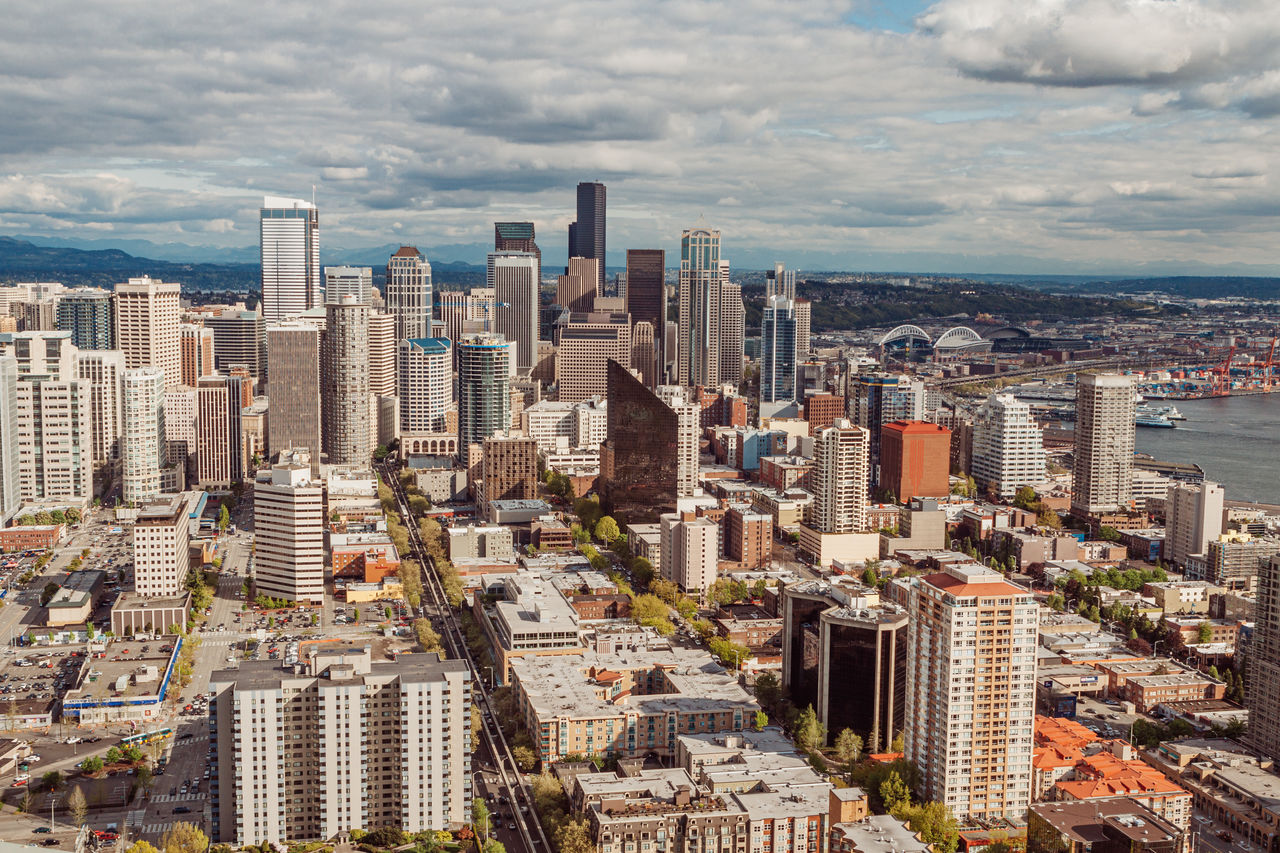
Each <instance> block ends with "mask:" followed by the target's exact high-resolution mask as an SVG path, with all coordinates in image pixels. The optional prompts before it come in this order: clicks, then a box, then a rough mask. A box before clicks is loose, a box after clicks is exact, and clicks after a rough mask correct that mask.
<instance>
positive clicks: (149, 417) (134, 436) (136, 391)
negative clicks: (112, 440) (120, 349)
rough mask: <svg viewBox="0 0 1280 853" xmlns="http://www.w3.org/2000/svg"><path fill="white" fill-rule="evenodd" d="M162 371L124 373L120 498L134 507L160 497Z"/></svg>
mask: <svg viewBox="0 0 1280 853" xmlns="http://www.w3.org/2000/svg"><path fill="white" fill-rule="evenodd" d="M164 391H165V388H164V372H163V371H162V370H160V369H159V368H155V367H143V368H138V369H135V370H126V371H125V372H124V417H123V422H124V440H123V441H122V442H121V445H122V447H123V453H122V456H123V464H122V466H121V468H122V485H121V497H122V498H123V499H124V501H125V503H127V504H131V505H137V504H141V503H144V502H145V501H149V500H151V499H152V498H154V497H156V496H157V495H159V494H160V469H161V468H163V467H164V465H165V462H166V459H165V444H164V441H165V433H164Z"/></svg>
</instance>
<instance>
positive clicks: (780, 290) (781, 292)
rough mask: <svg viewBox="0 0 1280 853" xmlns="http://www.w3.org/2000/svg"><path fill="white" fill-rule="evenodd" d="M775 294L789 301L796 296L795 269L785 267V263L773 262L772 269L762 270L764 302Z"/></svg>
mask: <svg viewBox="0 0 1280 853" xmlns="http://www.w3.org/2000/svg"><path fill="white" fill-rule="evenodd" d="M775 296H781V297H782V298H783V299H786V300H788V301H791V302H794V301H795V298H796V271H795V270H789V269H787V267H786V265H785V264H780V263H779V264H774V265H773V269H771V270H765V272H764V298H765V302H766V303H768V301H769V300H770V299H772V298H773V297H775Z"/></svg>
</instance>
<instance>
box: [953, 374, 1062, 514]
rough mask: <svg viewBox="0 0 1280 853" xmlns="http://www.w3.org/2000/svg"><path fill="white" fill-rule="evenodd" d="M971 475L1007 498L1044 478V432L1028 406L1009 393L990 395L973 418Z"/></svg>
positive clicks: (978, 483) (1003, 497)
mask: <svg viewBox="0 0 1280 853" xmlns="http://www.w3.org/2000/svg"><path fill="white" fill-rule="evenodd" d="M969 473H970V474H972V475H973V480H974V482H975V483H976V484H977V485H978V488H980V489H983V490H985V491H987V492H988V493H990V494H992V495H994V496H996V497H999V498H1000V499H1002V500H1010V499H1012V498H1013V496H1014V495H1016V494H1017V493H1018V489H1020V488H1022V487H1023V486H1030V485H1033V484H1035V483H1040V482H1043V481H1044V477H1045V452H1044V432H1043V430H1041V429H1040V425H1039V424H1037V423H1036V422H1035V419H1034V418H1033V417H1031V405H1030V404H1029V403H1025V402H1023V401H1021V400H1019V399H1018V398H1017V397H1015V396H1013V395H1012V394H992V395H991V396H990V397H988V398H987V401H986V402H985V403H983V404H982V406H981V407H980V408H979V409H978V413H977V416H976V417H975V418H974V419H973V460H972V462H971V464H970V471H969Z"/></svg>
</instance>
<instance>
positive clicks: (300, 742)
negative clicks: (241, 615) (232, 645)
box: [210, 642, 471, 847]
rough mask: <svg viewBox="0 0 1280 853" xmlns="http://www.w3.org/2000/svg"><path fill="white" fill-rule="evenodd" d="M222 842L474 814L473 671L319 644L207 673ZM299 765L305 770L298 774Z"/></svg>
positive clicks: (216, 819) (215, 819) (456, 664)
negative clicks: (291, 655)
mask: <svg viewBox="0 0 1280 853" xmlns="http://www.w3.org/2000/svg"><path fill="white" fill-rule="evenodd" d="M210 690H211V691H212V692H213V694H214V699H213V701H212V702H211V703H210V709H211V718H210V724H211V735H210V741H211V744H212V747H213V751H214V759H213V760H214V773H215V774H216V778H217V783H218V784H217V786H216V787H215V788H214V793H213V795H212V799H211V805H212V810H213V813H212V831H211V832H210V835H211V838H212V840H213V841H215V842H219V843H226V844H231V845H233V846H236V847H239V846H242V845H261V844H262V843H264V842H269V843H271V844H283V843H285V842H290V841H309V840H323V839H328V838H333V837H334V836H336V835H339V834H340V833H344V832H346V831H347V830H349V829H352V828H355V827H363V828H366V829H375V828H377V827H383V826H391V827H395V828H397V829H402V830H404V831H406V832H409V833H416V832H421V831H424V830H442V829H443V830H447V829H458V828H460V827H461V826H462V825H463V824H465V823H468V822H470V820H471V785H470V783H471V779H470V775H471V773H470V770H471V767H470V765H471V727H470V718H471V674H470V672H469V670H468V668H467V665H466V663H465V662H464V661H461V660H446V661H442V660H440V658H439V656H438V655H435V654H407V655H400V656H399V657H398V658H396V660H395V661H391V662H387V661H376V662H375V661H373V660H372V655H371V651H370V648H369V646H367V645H366V646H363V647H360V648H356V647H352V646H350V645H348V644H346V643H337V642H334V643H318V644H313V645H312V648H310V649H309V650H308V652H307V654H306V658H305V659H304V660H302V661H300V662H299V664H298V665H297V666H292V667H281V666H280V665H279V662H277V661H246V662H244V663H242V664H241V665H240V666H239V667H238V668H237V669H228V670H222V671H220V672H215V673H214V674H213V677H212V678H211V680H210ZM294 768H299V769H294Z"/></svg>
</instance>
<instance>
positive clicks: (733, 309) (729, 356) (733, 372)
mask: <svg viewBox="0 0 1280 853" xmlns="http://www.w3.org/2000/svg"><path fill="white" fill-rule="evenodd" d="M720 273H721V278H720V384H729V385H733V387H734V388H737V387H738V386H739V385H741V384H742V361H743V357H744V351H743V349H744V347H745V338H744V335H745V334H746V332H745V328H746V327H745V323H746V315H745V309H744V308H743V306H742V286H741V285H738V284H733V283H731V282H730V281H729V262H728V261H721V262H720Z"/></svg>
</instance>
